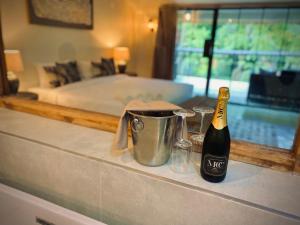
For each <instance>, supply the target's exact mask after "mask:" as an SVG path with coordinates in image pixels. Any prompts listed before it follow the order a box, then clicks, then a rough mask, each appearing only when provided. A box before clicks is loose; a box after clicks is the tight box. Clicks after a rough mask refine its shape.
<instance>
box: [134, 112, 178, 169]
mask: <svg viewBox="0 0 300 225" xmlns="http://www.w3.org/2000/svg"><path fill="white" fill-rule="evenodd" d="M129 115H130V125H131V132H132V141H133V152H134V158H135V159H136V161H137V162H139V163H141V164H143V165H146V166H160V165H163V164H164V163H166V162H167V161H168V159H169V158H170V154H171V147H172V143H173V137H174V134H175V130H176V119H177V116H176V115H174V114H173V112H172V111H160V112H145V111H144V112H138V111H130V112H129Z"/></svg>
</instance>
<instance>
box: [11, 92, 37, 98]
mask: <svg viewBox="0 0 300 225" xmlns="http://www.w3.org/2000/svg"><path fill="white" fill-rule="evenodd" d="M16 97H17V98H22V99H27V100H38V98H39V96H38V94H36V93H33V92H29V91H20V92H18V93H17V94H16Z"/></svg>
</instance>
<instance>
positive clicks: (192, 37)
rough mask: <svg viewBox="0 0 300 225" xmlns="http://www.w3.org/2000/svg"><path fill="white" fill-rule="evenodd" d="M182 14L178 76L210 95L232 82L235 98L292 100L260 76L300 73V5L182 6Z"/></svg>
mask: <svg viewBox="0 0 300 225" xmlns="http://www.w3.org/2000/svg"><path fill="white" fill-rule="evenodd" d="M177 15H178V22H177V25H178V29H177V41H176V50H175V59H174V77H175V80H176V81H178V82H185V83H191V84H193V85H194V87H195V95H207V96H209V97H216V95H217V92H218V88H219V87H220V86H228V87H230V90H231V96H232V97H231V102H234V103H240V104H248V103H249V102H250V103H252V102H254V103H261V102H259V98H266V99H268V98H273V97H274V96H273V95H275V97H276V95H278V96H279V98H278V99H279V100H280V101H289V100H288V99H285V98H289V96H287V95H285V94H284V93H273V92H276V90H272V88H269V87H260V83H261V81H260V80H264V76H268V75H269V76H273V77H272V78H270V77H266V80H267V81H268V82H270V81H271V82H274V83H276V82H277V80H278V79H277V78H276V76H277V77H279V76H281V74H282V73H286V74H294V75H293V76H296V75H297V77H298V76H300V9H297V8H294V9H292V8H280V9H279V8H278V9H276V8H263V9H214V10H178V14H177ZM212 50H213V51H212ZM295 74H296V75H295ZM255 76H260V77H255ZM291 76H292V75H291ZM291 76H290V77H289V78H290V79H291ZM276 79H277V80H276ZM282 79H285V78H282ZM297 79H298V78H297ZM269 80H270V81H269ZM283 83H284V82H283ZM280 85H281V84H278V85H277V86H278V87H277V89H278V88H280V87H281V86H280ZM273 86H274V85H273ZM262 88H264V89H265V90H259V89H262ZM293 88H294V87H293ZM252 89H255V90H254V92H252ZM261 94H262V95H265V96H259V95H261ZM281 95H282V96H281ZM281 97H282V98H281ZM255 98H258V99H255ZM256 100H258V101H256ZM262 103H265V104H267V105H270V104H271V105H272V104H273V102H270V101H269V102H268V101H267V102H262ZM279 103H280V102H279Z"/></svg>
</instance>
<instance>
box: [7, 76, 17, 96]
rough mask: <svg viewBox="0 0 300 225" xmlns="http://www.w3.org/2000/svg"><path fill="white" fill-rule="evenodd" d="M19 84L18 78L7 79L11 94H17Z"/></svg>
mask: <svg viewBox="0 0 300 225" xmlns="http://www.w3.org/2000/svg"><path fill="white" fill-rule="evenodd" d="M19 85H20V81H19V79H14V80H8V86H9V91H10V93H11V94H17V92H18V89H19Z"/></svg>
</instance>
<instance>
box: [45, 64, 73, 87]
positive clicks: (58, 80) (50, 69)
mask: <svg viewBox="0 0 300 225" xmlns="http://www.w3.org/2000/svg"><path fill="white" fill-rule="evenodd" d="M43 68H44V70H45V71H46V73H47V74H54V76H55V78H53V79H51V80H49V85H50V87H51V88H56V87H59V86H63V85H65V84H68V79H67V77H65V76H64V74H61V73H59V72H58V70H57V67H56V66H44V67H43Z"/></svg>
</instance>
